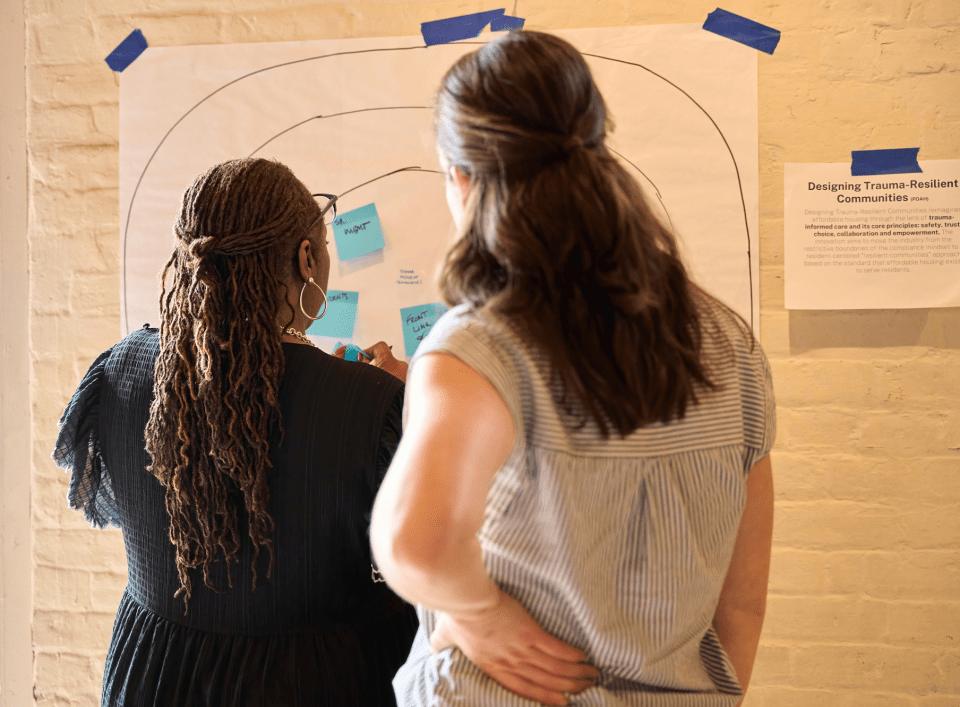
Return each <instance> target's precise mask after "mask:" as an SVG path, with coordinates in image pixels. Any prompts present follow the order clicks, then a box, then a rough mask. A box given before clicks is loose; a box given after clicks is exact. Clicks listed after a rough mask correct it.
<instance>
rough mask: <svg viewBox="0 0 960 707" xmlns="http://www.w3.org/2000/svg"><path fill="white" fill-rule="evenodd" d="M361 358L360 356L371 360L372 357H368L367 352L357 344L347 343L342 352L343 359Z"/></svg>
mask: <svg viewBox="0 0 960 707" xmlns="http://www.w3.org/2000/svg"><path fill="white" fill-rule="evenodd" d="M334 351H336V349H334ZM361 358H362V359H363V360H364V361H370V360H372V359H371V358H370V356H369V354H367V352H366V351H364V350H363V349H361V348H360V347H359V346H357V345H356V344H347V350H346V351H344V353H343V360H344V361H359V360H360V359H361Z"/></svg>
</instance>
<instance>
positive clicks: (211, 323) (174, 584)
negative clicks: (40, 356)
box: [54, 159, 417, 707]
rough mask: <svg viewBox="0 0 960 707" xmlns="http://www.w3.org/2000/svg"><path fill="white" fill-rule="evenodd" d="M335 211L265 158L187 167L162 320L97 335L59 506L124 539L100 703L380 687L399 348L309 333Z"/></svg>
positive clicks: (232, 700)
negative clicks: (365, 360) (384, 549)
mask: <svg viewBox="0 0 960 707" xmlns="http://www.w3.org/2000/svg"><path fill="white" fill-rule="evenodd" d="M315 196H316V197H319V203H318V199H316V198H314V197H315ZM335 214H336V198H335V197H331V196H330V195H311V193H310V191H309V190H308V189H307V188H306V187H305V186H304V185H303V184H302V183H301V182H300V181H299V180H298V179H297V178H296V177H295V176H294V175H293V173H292V172H291V171H290V170H289V169H287V168H286V167H285V166H283V165H281V164H279V163H277V162H273V161H270V160H265V159H241V160H234V161H231V162H226V163H223V164H220V165H217V166H215V167H213V168H211V169H210V170H208V171H207V172H206V173H204V174H203V175H201V176H200V177H198V178H197V180H196V181H195V182H194V183H193V185H192V186H191V187H190V188H189V189H187V191H186V193H185V194H184V197H183V202H182V206H181V209H180V216H179V219H178V220H177V222H176V226H175V228H174V232H175V235H176V238H175V241H176V246H175V248H174V251H173V254H172V256H171V257H170V260H169V262H168V263H167V266H166V268H165V269H164V272H163V275H162V278H161V279H162V280H164V281H166V278H167V276H168V275H170V276H171V282H170V285H169V289H167V290H166V291H165V292H164V293H163V294H162V295H161V315H162V319H161V322H160V329H159V331H158V330H157V329H151V328H149V327H147V326H145V327H144V328H143V329H141V330H138V331H135V332H134V333H132V334H130V335H129V336H127V337H125V338H124V339H123V340H122V341H120V342H119V343H118V344H116V345H115V346H113V347H111V348H110V349H108V350H107V351H105V352H104V353H103V354H101V355H100V356H99V357H98V358H97V360H96V361H95V362H94V363H93V365H92V366H91V367H90V370H89V371H88V372H87V374H86V376H85V377H84V379H83V381H82V382H81V383H80V387H79V388H78V390H77V392H76V393H75V394H74V396H73V399H72V400H71V401H70V404H69V406H68V407H67V409H66V411H65V412H64V414H63V417H62V419H61V425H62V427H61V430H60V436H59V438H58V440H57V445H56V450H55V452H54V458H55V460H56V461H57V463H58V464H59V465H60V466H62V467H63V468H65V469H68V470H70V471H71V473H72V478H71V483H70V492H69V502H70V505H71V507H73V508H76V509H81V510H83V512H84V515H85V517H86V518H87V520H89V521H90V522H92V523H93V524H94V525H95V526H97V527H103V526H105V525H107V524H113V525H116V526H119V527H120V528H121V529H122V530H123V539H124V544H125V546H126V552H127V566H128V570H129V580H128V584H127V588H126V591H125V592H124V594H123V598H122V599H121V601H120V607H119V610H118V612H117V617H116V622H115V624H114V629H113V636H112V640H111V643H110V650H109V654H108V656H107V661H106V666H105V669H104V678H103V697H102V704H103V705H104V707H127V706H133V705H136V706H137V707H140V706H144V705H151V706H154V705H155V706H156V707H161V706H162V707H174V706H176V707H199V706H201V705H202V706H209V707H214V706H215V707H231V706H235V707H241V706H243V707H248V706H249V707H268V706H270V707H276V706H278V705H283V706H285V707H308V706H309V707H316V706H322V705H328V706H330V707H343V706H353V705H355V706H357V707H367V706H369V705H392V704H394V696H393V690H392V688H391V684H390V680H391V679H392V677H393V675H394V673H395V672H396V669H397V667H398V666H399V665H400V664H401V663H402V662H403V659H404V658H405V656H406V655H407V652H408V650H409V647H410V643H411V641H412V638H413V635H414V632H415V630H416V625H417V619H416V615H415V613H414V611H413V608H412V607H411V606H409V605H408V604H406V603H405V602H403V601H402V600H401V599H400V598H398V597H397V596H396V595H395V594H394V593H393V592H392V591H390V589H388V588H387V586H386V584H384V583H383V582H382V580H380V578H379V577H378V575H377V574H376V573H375V571H374V567H373V565H372V558H371V552H370V545H369V537H368V525H369V518H370V511H371V508H372V506H373V499H374V497H375V494H376V491H377V488H378V487H379V485H380V482H381V480H382V478H383V475H384V473H385V472H386V468H387V466H388V465H389V462H390V459H391V458H392V456H393V453H394V451H395V450H396V447H397V443H398V441H399V437H400V413H401V409H402V404H403V382H402V381H403V379H404V378H405V375H406V364H404V363H401V362H399V361H397V360H396V359H394V358H393V356H392V355H391V354H390V349H389V348H388V347H387V346H386V344H384V343H383V342H381V343H379V344H377V345H376V346H374V347H372V349H371V352H372V353H373V354H375V358H374V361H373V363H374V365H373V366H370V365H360V364H357V363H352V362H347V361H344V360H341V358H338V357H335V356H330V355H328V354H325V353H324V352H322V351H321V350H320V349H318V348H315V347H314V346H313V345H312V343H311V342H310V340H309V338H308V337H306V336H305V334H304V332H305V331H306V328H307V327H308V326H309V324H310V322H311V320H314V319H317V318H319V317H321V316H323V314H324V313H325V312H326V304H325V301H326V293H325V291H326V288H327V279H328V275H329V270H330V255H329V253H328V250H327V243H326V233H327V226H326V224H327V223H330V222H331V221H332V218H333V217H334V216H335ZM378 369H382V370H378ZM391 374H393V375H391Z"/></svg>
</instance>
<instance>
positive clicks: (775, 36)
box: [703, 7, 780, 54]
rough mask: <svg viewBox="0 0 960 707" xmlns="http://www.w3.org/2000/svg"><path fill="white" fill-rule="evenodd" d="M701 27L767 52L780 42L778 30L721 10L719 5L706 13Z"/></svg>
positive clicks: (770, 51) (770, 52)
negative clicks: (705, 19) (705, 18)
mask: <svg viewBox="0 0 960 707" xmlns="http://www.w3.org/2000/svg"><path fill="white" fill-rule="evenodd" d="M703 28H704V29H705V30H707V31H708V32H713V33H714V34H719V35H720V36H721V37H726V38H727V39H732V40H733V41H735V42H740V43H741V44H746V45H747V46H748V47H753V48H754V49H756V50H758V51H761V52H766V53H767V54H773V50H774V49H776V48H777V44H779V43H780V30H778V29H774V28H773V27H767V26H766V25H762V24H760V23H759V22H754V21H753V20H748V19H747V18H746V17H741V16H740V15H735V14H734V13H732V12H727V11H726V10H721V9H720V8H719V7H718V8H717V9H716V10H714V11H713V12H711V13H710V14H709V15H707V21H706V22H704V23H703Z"/></svg>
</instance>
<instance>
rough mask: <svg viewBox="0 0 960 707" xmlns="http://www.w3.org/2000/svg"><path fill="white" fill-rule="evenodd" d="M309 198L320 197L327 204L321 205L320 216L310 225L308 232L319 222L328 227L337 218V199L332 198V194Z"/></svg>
mask: <svg viewBox="0 0 960 707" xmlns="http://www.w3.org/2000/svg"><path fill="white" fill-rule="evenodd" d="M310 196H312V197H313V198H317V197H320V196H322V197H323V198H324V199H326V200H327V203H326V204H324V205H323V208H322V209H320V216H319V217H318V218H317V220H316V221H314V222H313V223H312V224H310V228H308V229H307V230H308V231H311V230H313V228H314V226H316V225H317V224H318V223H320V222H321V221H323V222H324V223H325V224H326V225H328V226H329V225H330V224H331V223H333V222H334V221H335V220H336V218H337V197H336V196H334V195H333V194H311V195H310Z"/></svg>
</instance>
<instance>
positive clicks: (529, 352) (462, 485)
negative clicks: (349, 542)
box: [371, 31, 775, 707]
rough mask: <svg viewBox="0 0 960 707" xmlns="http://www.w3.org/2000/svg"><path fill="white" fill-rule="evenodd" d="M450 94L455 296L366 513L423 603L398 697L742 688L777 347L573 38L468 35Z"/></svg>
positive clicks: (755, 599)
mask: <svg viewBox="0 0 960 707" xmlns="http://www.w3.org/2000/svg"><path fill="white" fill-rule="evenodd" d="M435 116H436V137H437V150H438V152H439V155H440V161H441V164H442V165H443V168H444V170H445V172H446V174H447V202H448V204H449V206H450V210H451V212H452V214H453V218H454V221H455V222H456V224H457V226H458V230H459V237H458V240H457V241H456V243H455V244H454V245H453V247H452V249H451V251H450V252H449V254H448V256H447V260H446V265H445V270H444V272H443V275H442V282H441V284H442V288H443V291H444V293H445V297H446V299H447V301H448V302H449V303H450V304H451V305H453V309H451V310H450V311H449V312H448V313H447V314H446V315H444V317H443V318H442V319H441V320H440V321H439V322H438V323H437V324H436V325H435V326H434V328H433V329H432V331H431V333H430V334H429V335H428V336H427V338H426V339H425V340H424V341H423V342H422V343H421V346H420V348H419V349H418V351H417V354H416V356H415V357H414V358H413V361H412V363H411V368H410V377H409V380H408V385H407V398H406V408H405V411H404V416H405V418H404V422H405V424H404V436H403V440H402V441H401V443H400V446H399V449H398V450H397V453H396V456H395V457H394V460H393V463H392V464H391V466H390V469H389V471H388V472H387V475H386V478H385V480H384V483H383V485H382V487H381V489H380V492H379V494H378V496H377V500H376V504H375V506H374V514H373V521H372V526H371V538H372V543H373V550H374V556H375V558H376V559H377V561H378V562H379V567H380V569H381V571H382V572H383V574H384V576H385V578H386V580H387V582H388V583H389V584H390V585H391V586H392V587H393V588H394V589H395V590H396V592H397V593H398V594H399V595H400V596H402V597H404V598H405V599H407V600H408V601H410V602H412V603H416V604H418V605H419V612H420V619H421V628H420V630H419V633H418V635H417V638H416V639H415V640H414V645H413V648H412V650H411V653H410V656H409V658H408V659H407V662H406V663H405V665H404V667H403V668H401V669H400V672H399V673H398V674H397V677H396V678H395V680H394V687H395V690H396V694H397V698H398V703H399V704H400V705H404V706H405V707H413V706H420V705H423V706H426V705H430V707H441V706H443V705H470V706H471V707H474V706H488V707H494V706H496V707H528V706H530V705H533V704H540V703H545V704H550V705H563V704H579V705H591V706H593V705H608V706H618V707H624V706H627V705H630V706H637V707H640V706H643V707H733V706H734V705H737V704H739V703H740V702H741V701H742V699H743V695H744V692H745V691H746V689H747V685H748V683H749V681H750V673H751V670H752V667H753V661H754V656H755V654H756V650H757V644H758V641H759V636H760V628H761V625H762V623H763V614H764V607H765V600H766V588H767V576H768V568H769V561H770V544H771V532H772V522H773V520H772V519H773V491H772V480H771V467H770V458H769V452H770V448H771V446H772V444H773V438H774V428H775V418H774V400H773V391H772V385H771V377H770V369H769V365H768V363H767V360H766V358H765V356H764V354H763V352H762V350H761V349H760V346H759V344H758V343H757V342H756V341H754V339H753V336H752V335H751V333H750V331H749V328H748V327H747V325H746V323H745V322H743V320H742V319H740V318H739V317H738V316H737V315H735V314H734V313H733V312H731V310H729V309H728V308H727V307H726V306H724V305H723V304H721V303H720V302H718V301H717V300H716V299H715V298H713V297H711V296H710V295H709V294H707V293H706V292H704V291H703V290H702V289H701V288H699V287H698V286H697V285H696V284H695V283H693V282H692V281H691V280H690V278H689V277H688V275H687V272H686V269H685V267H684V265H683V263H682V262H681V260H680V257H679V254H678V246H677V241H676V238H675V236H674V235H673V234H672V233H671V232H670V231H669V230H668V229H667V228H665V227H664V225H662V224H661V223H660V222H659V221H658V220H657V219H656V218H655V217H654V215H653V213H652V212H651V210H650V208H649V207H648V205H647V203H646V201H645V199H644V196H643V194H642V193H641V190H640V188H639V186H638V185H637V183H636V182H635V181H634V180H633V178H632V177H631V176H630V175H629V174H628V173H627V172H626V171H625V170H624V169H623V167H622V166H621V165H620V164H619V163H618V161H617V160H616V158H615V157H614V155H613V154H612V153H611V152H610V151H609V150H608V149H607V147H606V144H605V140H606V137H607V134H608V132H609V131H610V129H611V123H610V120H609V118H608V115H607V113H606V108H605V105H604V101H603V98H602V97H601V95H600V93H599V91H598V90H597V86H596V84H595V83H594V81H593V78H592V76H591V74H590V70H589V68H588V67H587V64H586V62H585V61H584V59H583V57H582V56H581V55H580V54H579V53H578V52H577V51H576V50H575V49H574V48H573V47H572V46H570V45H569V44H568V43H567V42H565V41H563V40H561V39H559V38H557V37H554V36H551V35H548V34H542V33H537V32H522V31H521V32H516V33H512V34H509V35H506V36H504V37H502V38H498V39H496V40H494V41H492V42H490V43H488V44H486V45H484V46H483V47H482V48H480V49H478V50H477V51H474V52H472V53H470V54H467V55H466V56H464V57H463V58H461V59H460V60H459V61H458V62H457V63H456V64H455V65H454V66H453V67H452V68H451V69H450V70H449V71H448V72H447V74H446V76H445V77H444V79H443V81H442V84H441V86H440V90H439V93H438V97H437V105H436V114H435ZM690 208H696V206H695V205H691V207H690Z"/></svg>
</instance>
